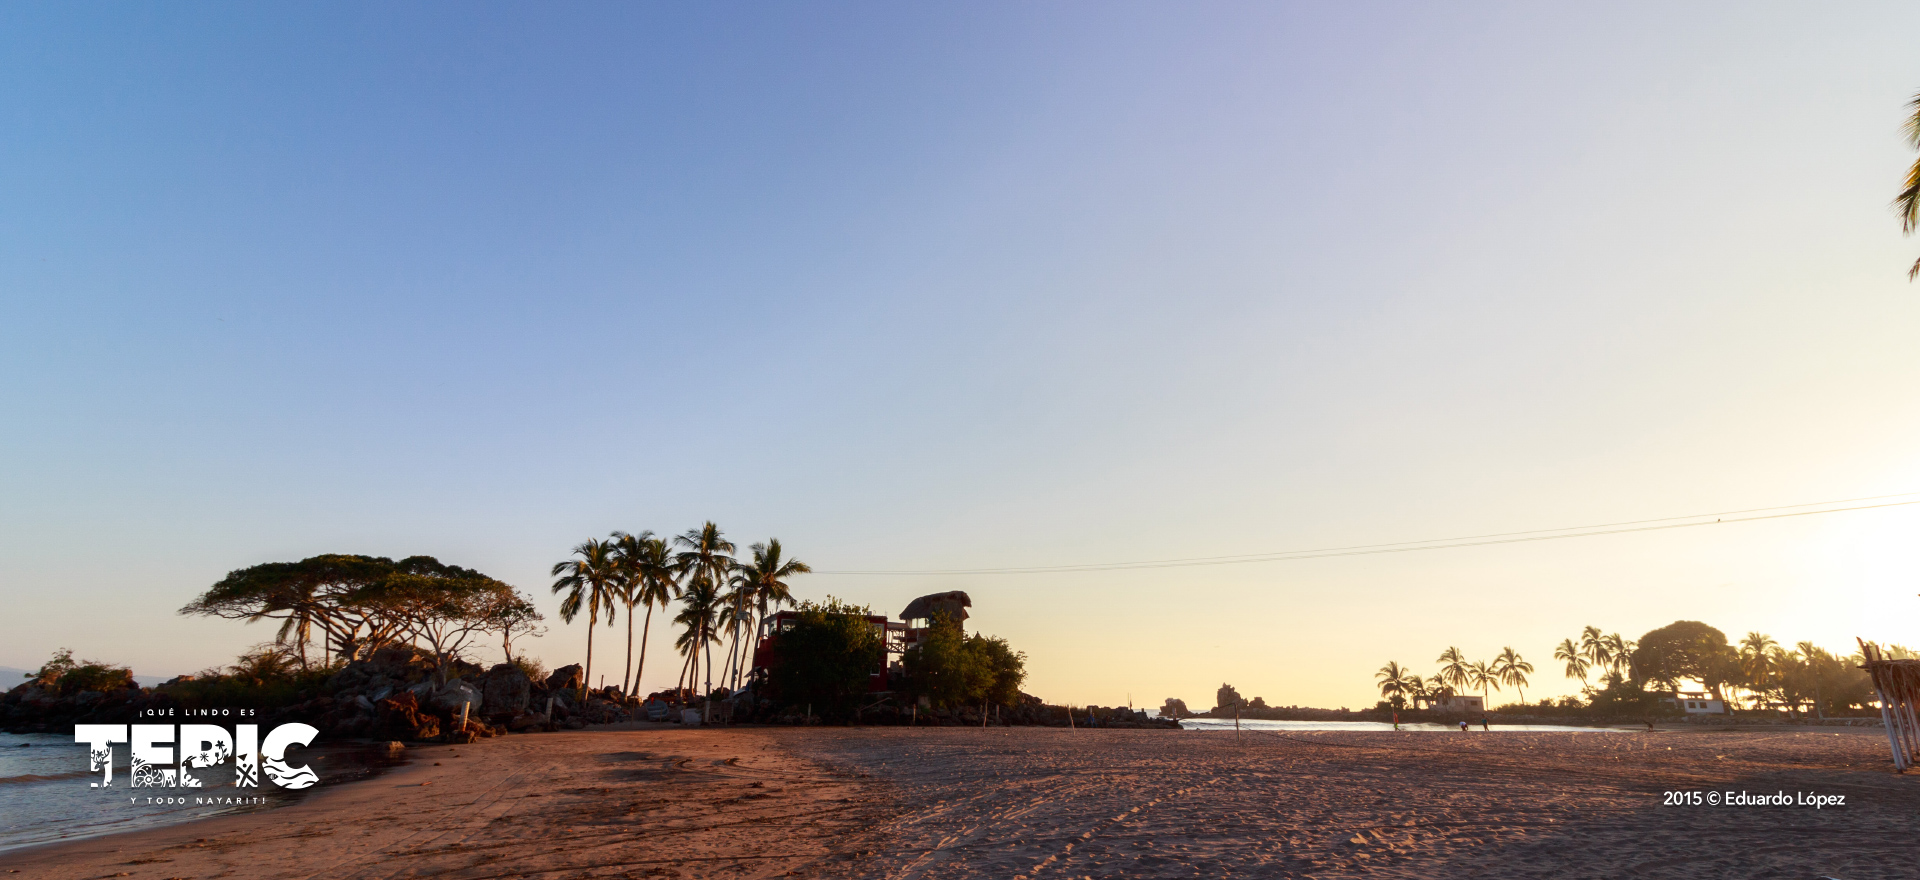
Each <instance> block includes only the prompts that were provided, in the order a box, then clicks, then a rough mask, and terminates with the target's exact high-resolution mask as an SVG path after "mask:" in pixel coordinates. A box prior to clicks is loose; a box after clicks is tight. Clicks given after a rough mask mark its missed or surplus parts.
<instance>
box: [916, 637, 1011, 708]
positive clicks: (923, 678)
mask: <svg viewBox="0 0 1920 880" xmlns="http://www.w3.org/2000/svg"><path fill="white" fill-rule="evenodd" d="M1026 660H1027V655H1025V654H1022V653H1020V652H1018V651H1015V650H1013V648H1012V647H1010V646H1009V645H1008V644H1007V640H1006V639H1001V638H992V637H988V636H984V635H977V634H976V635H972V636H965V635H962V634H961V630H960V627H959V626H958V625H956V624H955V623H953V622H952V621H949V620H947V619H946V618H944V617H940V618H936V619H935V620H934V621H933V625H932V626H931V627H930V628H929V629H928V631H927V634H926V637H925V638H923V639H921V641H920V643H919V644H917V645H914V646H913V647H912V648H909V649H907V653H906V656H905V657H902V658H901V666H902V667H903V668H904V670H905V673H906V676H905V682H904V683H903V685H902V690H904V691H906V692H907V693H908V694H909V695H911V696H914V697H925V698H926V699H927V702H928V703H930V704H932V705H933V706H934V707H935V708H941V709H944V708H948V707H952V706H959V705H972V704H975V703H979V702H981V701H983V700H984V701H987V702H991V703H996V704H999V705H1001V706H1013V705H1015V704H1017V703H1018V702H1019V701H1020V685H1021V684H1022V683H1023V682H1025V681H1026V677H1027V670H1026Z"/></svg>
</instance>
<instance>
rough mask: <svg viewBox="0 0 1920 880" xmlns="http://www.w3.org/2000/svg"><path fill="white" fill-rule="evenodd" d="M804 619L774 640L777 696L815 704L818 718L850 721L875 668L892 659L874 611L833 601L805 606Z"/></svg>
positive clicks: (772, 678) (771, 681)
mask: <svg viewBox="0 0 1920 880" xmlns="http://www.w3.org/2000/svg"><path fill="white" fill-rule="evenodd" d="M798 611H799V615H798V617H799V619H798V620H796V621H794V624H793V626H792V627H790V628H788V629H786V630H784V631H782V632H780V633H779V634H778V635H776V636H775V637H774V640H773V657H774V662H773V668H772V669H771V670H770V675H769V677H768V680H767V687H768V689H769V691H770V692H771V695H773V696H775V697H776V698H778V699H779V700H780V701H781V702H784V703H787V704H790V705H795V706H799V705H811V706H812V707H813V711H814V714H816V715H820V716H823V717H827V718H847V717H850V716H851V715H852V714H853V712H854V710H855V709H856V708H858V707H859V703H860V700H861V698H863V697H865V696H866V694H867V689H868V687H869V686H870V683H871V681H872V676H873V673H874V670H877V669H879V668H880V664H881V663H882V662H883V661H884V660H885V659H886V646H885V645H884V644H883V643H882V642H881V634H880V631H879V630H878V629H877V628H875V627H874V625H873V624H872V623H871V622H869V621H868V620H867V619H866V618H867V617H868V616H869V615H870V614H871V612H870V611H869V610H868V609H866V608H864V607H858V606H854V605H848V604H846V603H843V602H841V601H840V600H838V599H833V598H828V600H827V601H826V602H825V603H814V602H802V603H801V604H800V607H799V609H798Z"/></svg>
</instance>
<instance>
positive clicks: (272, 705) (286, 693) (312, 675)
mask: <svg viewBox="0 0 1920 880" xmlns="http://www.w3.org/2000/svg"><path fill="white" fill-rule="evenodd" d="M342 665H343V664H341V663H338V662H336V663H333V664H328V665H322V664H317V663H316V664H311V665H308V666H305V667H302V666H301V665H300V661H299V659H298V658H297V657H295V656H294V655H293V653H292V652H290V651H288V650H287V649H286V648H283V647H278V646H275V645H271V644H269V645H258V646H255V647H254V648H253V649H252V650H250V651H248V652H247V653H245V654H242V655H240V657H239V658H238V659H236V660H235V661H234V664H233V665H232V666H229V667H227V668H226V669H225V670H221V669H219V668H218V667H215V668H213V669H208V670H205V671H203V672H201V673H200V674H198V675H196V676H194V677H193V678H192V679H191V680H189V681H182V682H175V683H173V684H168V685H162V686H161V687H159V688H157V689H156V690H158V691H160V692H161V693H164V694H166V695H168V696H170V697H172V698H173V699H174V700H176V701H178V702H179V704H180V706H181V708H185V709H219V708H235V709H278V708H281V707H284V706H291V705H293V704H295V703H298V702H301V701H302V700H303V699H305V697H308V696H314V695H317V694H319V693H320V692H321V691H322V690H323V689H324V686H325V685H326V683H327V679H329V678H332V677H333V674H334V673H336V672H339V671H340V667H341V666H342ZM303 695H304V696H303Z"/></svg>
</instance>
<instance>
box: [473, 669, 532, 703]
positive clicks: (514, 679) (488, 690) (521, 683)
mask: <svg viewBox="0 0 1920 880" xmlns="http://www.w3.org/2000/svg"><path fill="white" fill-rule="evenodd" d="M480 693H481V698H480V705H481V710H480V711H481V712H482V713H484V714H486V715H488V716H499V715H507V716H513V715H520V714H524V713H525V712H526V711H527V706H528V703H529V701H530V700H531V699H532V697H533V681H532V680H531V679H529V678H527V674H526V673H525V672H522V671H520V667H518V666H515V665H513V664H511V663H502V664H500V665H498V666H495V667H493V668H492V669H489V670H487V677H486V678H485V679H484V680H482V682H481V687H480Z"/></svg>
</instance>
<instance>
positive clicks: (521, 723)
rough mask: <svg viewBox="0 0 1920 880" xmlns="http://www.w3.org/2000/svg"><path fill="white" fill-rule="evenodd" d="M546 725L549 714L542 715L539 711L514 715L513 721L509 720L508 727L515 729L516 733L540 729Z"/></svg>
mask: <svg viewBox="0 0 1920 880" xmlns="http://www.w3.org/2000/svg"><path fill="white" fill-rule="evenodd" d="M546 726H547V716H545V715H542V714H540V713H538V712H529V713H527V714H525V715H516V716H514V718H513V720H512V721H509V722H507V729H508V730H511V731H513V732H514V733H525V732H527V731H529V730H539V729H540V728H543V727H546Z"/></svg>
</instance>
